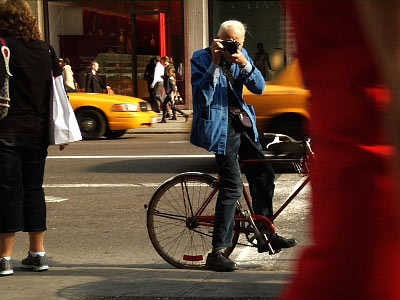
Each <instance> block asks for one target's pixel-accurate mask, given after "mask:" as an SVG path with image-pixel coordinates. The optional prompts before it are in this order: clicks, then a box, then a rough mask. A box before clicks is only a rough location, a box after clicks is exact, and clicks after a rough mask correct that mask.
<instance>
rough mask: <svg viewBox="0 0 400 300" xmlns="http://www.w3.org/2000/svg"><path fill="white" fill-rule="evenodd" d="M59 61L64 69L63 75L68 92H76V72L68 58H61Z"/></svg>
mask: <svg viewBox="0 0 400 300" xmlns="http://www.w3.org/2000/svg"><path fill="white" fill-rule="evenodd" d="M58 62H59V64H60V67H61V69H62V76H63V78H64V83H65V88H66V90H67V92H76V83H75V80H74V72H72V68H71V65H70V62H69V59H68V58H59V59H58Z"/></svg>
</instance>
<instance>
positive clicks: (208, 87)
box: [190, 49, 265, 154]
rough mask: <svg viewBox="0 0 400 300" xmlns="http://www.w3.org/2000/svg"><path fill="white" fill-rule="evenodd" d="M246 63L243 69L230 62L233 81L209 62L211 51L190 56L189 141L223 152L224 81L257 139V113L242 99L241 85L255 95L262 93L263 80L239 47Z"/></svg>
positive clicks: (226, 123)
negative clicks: (246, 115)
mask: <svg viewBox="0 0 400 300" xmlns="http://www.w3.org/2000/svg"><path fill="white" fill-rule="evenodd" d="M242 52H243V54H244V55H245V57H246V59H247V61H248V62H249V63H248V64H247V65H246V66H245V67H244V68H243V69H240V67H239V66H238V65H237V64H232V67H231V73H232V75H233V77H234V78H235V80H234V83H233V84H232V83H231V82H230V81H229V80H228V79H227V77H226V76H225V74H224V73H223V71H222V69H221V68H220V67H219V66H217V65H215V64H214V63H212V58H211V55H210V53H209V52H208V51H207V50H205V49H202V50H198V51H196V52H195V53H194V54H193V56H192V59H191V67H192V80H191V81H192V92H193V123H192V132H191V136H190V142H191V143H192V144H194V145H196V146H199V147H202V148H205V149H206V150H208V151H211V152H214V153H215V154H225V149H226V138H227V132H228V95H227V93H228V90H227V84H229V85H230V86H231V89H232V91H233V93H234V95H235V96H236V98H237V99H238V102H239V104H240V106H241V107H242V108H243V110H244V111H246V112H247V114H248V115H249V116H250V119H251V122H252V123H253V131H254V137H255V141H258V133H257V128H256V115H255V112H254V108H253V106H252V105H248V104H247V103H245V102H244V100H243V85H245V86H246V87H247V89H248V90H249V91H250V92H252V93H254V94H262V93H263V92H264V87H265V80H264V78H263V76H262V75H261V72H260V71H259V70H258V69H257V68H256V67H255V66H254V64H253V61H252V60H251V58H250V57H249V56H248V54H247V51H246V50H245V49H242Z"/></svg>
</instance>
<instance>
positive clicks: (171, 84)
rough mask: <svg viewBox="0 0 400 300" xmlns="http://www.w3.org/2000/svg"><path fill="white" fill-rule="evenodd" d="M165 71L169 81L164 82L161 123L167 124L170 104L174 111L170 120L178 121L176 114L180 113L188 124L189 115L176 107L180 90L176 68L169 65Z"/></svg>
mask: <svg viewBox="0 0 400 300" xmlns="http://www.w3.org/2000/svg"><path fill="white" fill-rule="evenodd" d="M165 70H166V73H165V76H166V78H167V79H168V80H167V81H164V84H165V97H164V101H163V117H162V119H161V122H160V123H167V121H166V118H167V113H168V104H170V105H171V109H172V117H171V118H170V120H176V112H179V113H180V114H181V115H182V116H183V117H184V118H185V122H187V121H188V119H189V115H187V114H185V113H184V112H183V111H181V110H180V109H178V108H177V107H176V105H175V94H176V93H177V91H178V88H177V86H176V77H175V68H174V66H173V64H169V65H168V66H167V67H166V68H165Z"/></svg>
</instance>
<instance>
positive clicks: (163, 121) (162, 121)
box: [158, 119, 167, 123]
mask: <svg viewBox="0 0 400 300" xmlns="http://www.w3.org/2000/svg"><path fill="white" fill-rule="evenodd" d="M158 123H167V121H166V120H165V119H162V120H161V121H160V122H158Z"/></svg>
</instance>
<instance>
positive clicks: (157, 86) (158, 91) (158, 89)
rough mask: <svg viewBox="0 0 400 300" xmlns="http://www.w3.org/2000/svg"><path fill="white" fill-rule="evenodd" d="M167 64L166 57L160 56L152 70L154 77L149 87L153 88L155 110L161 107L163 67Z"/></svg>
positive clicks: (159, 110) (157, 110)
mask: <svg viewBox="0 0 400 300" xmlns="http://www.w3.org/2000/svg"><path fill="white" fill-rule="evenodd" d="M167 65H168V57H167V56H163V57H161V59H160V61H159V62H158V63H157V64H156V68H155V70H154V79H153V82H152V84H151V88H152V89H154V97H155V102H156V112H158V113H159V112H161V107H162V103H163V99H162V93H163V87H164V73H165V67H166V66H167Z"/></svg>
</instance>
